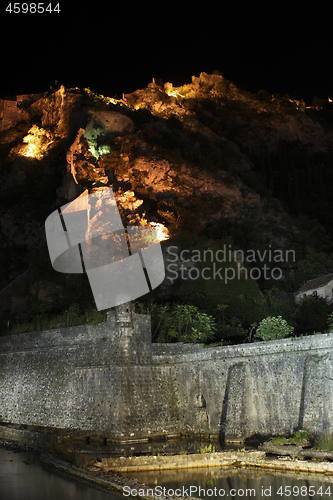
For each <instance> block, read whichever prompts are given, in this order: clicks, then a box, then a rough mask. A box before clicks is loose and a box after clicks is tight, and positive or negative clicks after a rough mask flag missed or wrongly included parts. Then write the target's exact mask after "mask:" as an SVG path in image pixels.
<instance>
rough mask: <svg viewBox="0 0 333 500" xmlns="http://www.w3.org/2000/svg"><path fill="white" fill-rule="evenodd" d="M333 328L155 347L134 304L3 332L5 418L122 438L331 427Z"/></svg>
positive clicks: (230, 435) (0, 411)
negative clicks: (82, 320) (267, 338)
mask: <svg viewBox="0 0 333 500" xmlns="http://www.w3.org/2000/svg"><path fill="white" fill-rule="evenodd" d="M332 350H333V334H327V335H326V334H325V335H315V336H311V337H304V338H300V339H283V340H279V341H274V342H273V341H272V342H258V343H253V344H242V345H236V346H228V347H212V348H204V347H202V346H201V345H197V344H196V345H190V344H151V332H150V318H149V317H148V316H143V315H138V314H135V313H134V310H133V306H132V305H131V304H127V305H123V306H120V307H118V308H116V310H113V311H111V312H110V313H108V321H107V323H102V324H100V325H97V326H95V327H92V326H80V327H73V328H66V329H59V330H52V331H47V332H34V333H27V334H22V335H13V336H5V337H1V338H0V415H1V416H0V421H2V422H6V423H19V424H25V425H29V424H30V425H37V426H44V427H55V428H61V429H68V430H71V431H76V432H81V433H83V434H85V435H87V436H94V435H95V436H98V437H107V438H108V439H114V440H118V441H124V440H137V439H147V438H149V437H158V436H168V437H170V436H172V435H173V436H174V435H180V434H201V435H203V434H206V435H207V434H209V435H213V436H216V437H218V436H220V437H221V438H224V439H225V440H226V441H243V440H245V439H246V438H250V437H253V436H265V435H271V434H273V435H274V434H283V433H285V434H289V433H291V432H293V431H294V430H296V429H299V428H302V427H306V428H309V429H312V430H314V431H315V432H317V433H322V432H333V364H332V356H331V354H332Z"/></svg>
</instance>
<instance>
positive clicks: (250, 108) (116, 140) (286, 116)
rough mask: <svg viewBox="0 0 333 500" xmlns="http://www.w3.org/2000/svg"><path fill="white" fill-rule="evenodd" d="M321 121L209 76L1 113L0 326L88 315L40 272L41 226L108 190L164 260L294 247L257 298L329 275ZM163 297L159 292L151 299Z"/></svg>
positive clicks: (29, 103)
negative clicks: (150, 232)
mask: <svg viewBox="0 0 333 500" xmlns="http://www.w3.org/2000/svg"><path fill="white" fill-rule="evenodd" d="M332 110H333V104H332V103H330V102H317V105H316V106H307V105H306V104H305V103H304V102H300V101H292V100H291V99H289V97H288V96H284V97H283V98H281V97H279V96H271V95H269V94H267V92H265V91H259V92H258V94H251V93H249V92H246V91H243V90H241V89H238V88H237V87H236V86H235V85H233V84H232V83H231V82H229V81H227V80H225V79H224V78H223V76H222V75H220V74H212V75H207V74H206V73H201V74H200V76H199V77H195V76H193V77H192V83H189V84H185V85H183V86H182V87H178V88H175V87H173V85H172V84H171V83H165V84H163V83H162V82H158V81H156V82H155V81H154V79H153V81H152V82H151V83H150V84H149V85H148V87H147V88H145V89H140V90H136V91H135V92H133V93H132V94H127V95H123V98H122V99H120V100H116V99H112V98H108V97H104V96H101V95H95V94H94V93H93V92H91V91H90V90H89V89H83V90H82V89H78V88H74V89H73V88H72V89H65V88H64V87H63V86H61V87H60V88H59V89H57V90H52V91H50V92H48V93H45V94H38V95H37V94H36V95H24V96H15V97H11V98H8V99H3V100H1V101H0V117H1V125H0V131H1V132H0V145H1V150H0V162H1V163H0V178H1V186H2V189H1V197H0V231H1V248H0V256H1V261H2V266H1V271H0V290H2V292H0V312H2V315H3V317H6V318H7V316H8V317H10V318H11V321H12V317H14V316H15V317H16V316H17V315H18V314H19V315H21V316H24V315H28V314H37V313H41V312H48V311H49V310H52V311H57V312H61V311H63V310H65V309H66V308H68V306H69V305H70V304H73V303H75V304H76V305H77V304H79V305H80V304H81V303H82V304H85V303H89V304H90V303H92V302H91V299H92V297H91V296H89V286H88V285H87V286H85V285H83V284H82V283H83V282H82V280H84V278H82V277H81V276H73V275H72V276H71V277H69V276H63V275H59V273H56V272H54V271H53V270H52V268H51V269H50V267H51V266H50V263H49V258H48V252H47V248H46V241H45V232H44V222H45V219H46V217H47V216H48V215H49V214H50V213H51V212H52V211H53V210H55V209H56V208H59V207H60V206H61V205H63V204H65V203H68V202H70V201H72V200H73V199H75V198H76V197H77V196H79V195H80V194H82V193H84V192H86V193H91V192H94V191H96V190H100V189H105V188H106V187H112V188H113V191H114V193H115V195H116V199H117V203H118V207H119V209H120V211H121V214H122V217H123V222H124V224H125V225H128V224H141V225H151V224H154V223H155V224H156V223H158V224H160V226H159V227H160V228H161V231H162V232H163V237H162V238H161V239H166V238H167V235H168V239H167V240H166V241H164V243H162V245H163V247H164V251H166V248H167V246H168V245H170V244H172V245H178V247H179V248H189V247H190V246H192V247H194V246H195V245H201V246H202V245H203V246H205V245H206V246H208V247H210V248H218V247H219V245H220V246H221V244H222V242H225V241H226V242H228V244H233V246H234V247H235V248H238V249H243V250H244V251H246V250H248V249H253V250H258V249H264V248H268V246H269V248H270V249H280V250H284V249H290V248H293V249H294V250H295V251H296V253H297V259H296V261H295V262H293V263H292V265H290V263H288V265H284V273H285V274H284V278H283V280H282V281H281V282H279V283H276V282H274V283H273V282H272V280H270V281H269V280H268V281H267V280H266V282H265V283H262V286H263V288H264V289H265V288H267V287H268V288H270V287H272V286H273V285H274V286H276V285H278V286H279V287H280V286H282V287H283V288H284V289H285V290H287V291H288V293H291V292H292V291H295V289H296V288H297V287H298V286H299V285H300V284H301V283H302V282H303V281H304V279H310V278H312V277H314V276H313V275H314V274H318V273H319V274H320V273H324V274H325V273H326V272H332V268H331V267H330V266H332V262H331V260H330V255H331V251H332V235H331V225H330V212H331V203H332V202H331V200H332V195H333V193H332V186H333V182H332V180H333V179H332V168H333V156H332V134H333V129H332V123H333V116H332ZM313 218H314V220H312V219H313ZM230 242H231V243H230ZM311 249H312V250H313V252H315V251H317V254H318V255H321V254H323V255H324V256H323V255H321V257H320V259H321V260H320V259H319V260H320V263H319V264H318V263H317V264H318V265H317V264H316V265H314V263H313V261H316V259H317V260H318V258H319V257H318V258H317V257H316V258H315V257H314V256H313V255H312V254H311V255H312V257H311V258H312V260H311V265H310V264H309V265H308V266H307V265H304V263H305V262H308V260H307V259H308V258H309V255H310V253H311V251H312V250H311ZM316 262H317V261H316ZM302 266H303V267H302ZM28 275H29V278H27V276H28ZM22 276H23V277H24V278H22ZM80 280H81V281H80ZM85 288H87V290H83V289H85ZM174 290H175V289H174V288H173V287H172V286H171V287H170V281H169V283H168V286H167V284H166V283H165V284H164V286H162V287H160V290H159V292H157V296H158V293H159V294H160V299H162V298H163V299H165V298H170V297H171V298H172V296H173V295H172V294H173V293H174ZM187 296H190V293H188V294H187ZM175 297H176V298H177V294H176V295H175ZM178 298H179V296H178ZM85 301H87V302H85ZM89 301H90V302H89ZM13 315H14V316H13Z"/></svg>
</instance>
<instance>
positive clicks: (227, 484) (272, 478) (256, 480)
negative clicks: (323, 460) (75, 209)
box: [128, 467, 333, 500]
mask: <svg viewBox="0 0 333 500" xmlns="http://www.w3.org/2000/svg"><path fill="white" fill-rule="evenodd" d="M128 475H131V476H133V477H135V478H136V479H137V480H138V481H140V482H141V483H144V484H146V485H148V486H152V487H155V488H156V487H160V488H159V489H157V491H162V490H163V488H165V491H164V493H166V494H167V493H168V490H169V494H172V491H170V490H174V491H175V490H176V489H179V490H180V492H181V493H182V494H183V493H185V496H194V497H199V498H205V499H208V498H211V499H225V498H226V497H229V498H230V497H234V498H237V499H239V498H242V497H244V498H255V499H259V498H260V499H263V498H269V499H270V500H272V499H273V500H281V499H282V500H283V499H286V498H288V497H289V498H290V499H297V498H299V499H312V500H316V499H319V498H320V499H321V500H328V499H330V498H331V496H332V495H333V477H328V476H325V475H324V474H306V473H296V472H287V471H268V470H267V469H257V468H249V467H246V468H241V467H212V468H198V469H180V470H170V471H167V470H166V471H161V472H159V471H152V472H138V473H134V472H131V473H130V474H128ZM191 487H192V489H191ZM200 488H201V489H200ZM178 493H179V492H176V494H177V495H178Z"/></svg>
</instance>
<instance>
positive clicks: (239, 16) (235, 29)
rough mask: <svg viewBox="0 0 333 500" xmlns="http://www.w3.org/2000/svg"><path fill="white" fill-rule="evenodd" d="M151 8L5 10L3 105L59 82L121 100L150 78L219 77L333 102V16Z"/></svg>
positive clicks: (251, 7) (266, 5) (207, 5)
mask: <svg viewBox="0 0 333 500" xmlns="http://www.w3.org/2000/svg"><path fill="white" fill-rule="evenodd" d="M5 3H6V5H7V2H5ZM56 3H57V2H52V3H51V5H52V6H55V5H56ZM73 4H74V6H75V8H76V11H75V10H73ZM75 4H76V5H75ZM12 5H13V4H12ZM47 5H49V3H48V2H46V3H44V6H47ZM99 5H100V6H99ZM145 5H147V2H136V3H135V4H134V3H132V2H128V3H124V2H118V4H115V3H114V2H104V1H103V2H100V1H95V2H89V3H88V2H73V3H72V2H71V3H70V8H71V10H69V2H66V5H65V2H64V1H63V2H60V3H59V6H60V9H61V12H60V14H58V13H55V12H54V13H52V14H50V13H44V14H37V13H36V14H23V13H21V14H14V13H12V14H10V13H8V12H5V7H2V8H3V13H4V15H3V16H2V19H3V20H2V30H1V33H0V40H1V47H2V50H1V66H0V67H1V70H0V71H1V73H0V75H1V81H0V96H8V95H15V94H18V93H28V92H39V91H45V90H48V89H49V87H50V84H51V83H52V82H53V81H55V80H58V81H59V83H62V84H64V85H66V86H78V87H90V88H91V90H93V91H96V92H100V93H102V94H105V95H108V96H111V97H113V96H117V97H120V96H121V93H122V92H124V93H129V92H133V91H134V90H136V89H137V88H142V87H145V86H146V85H147V84H148V83H149V82H150V81H151V79H152V77H155V78H161V79H162V80H163V81H164V82H165V81H171V82H172V83H173V84H174V85H181V84H184V83H189V82H190V81H191V76H192V75H193V74H195V75H199V73H200V72H201V71H206V72H208V73H209V72H212V71H213V70H215V69H217V70H220V71H221V72H222V74H223V75H224V76H225V77H226V78H227V79H229V80H231V81H232V82H234V83H235V84H236V85H239V86H240V87H242V88H243V89H245V90H250V91H252V92H257V91H258V90H259V89H262V88H263V89H266V90H267V91H269V92H271V93H275V92H280V93H281V95H283V94H284V93H288V94H289V95H290V96H291V97H292V98H294V99H301V98H303V99H304V100H305V101H306V102H311V100H312V97H313V96H314V95H316V96H318V97H321V98H325V97H327V96H332V98H333V89H332V76H333V64H332V60H331V49H332V40H333V34H332V32H333V30H332V26H331V25H330V23H331V21H330V19H331V16H330V14H329V12H327V10H326V9H324V8H321V7H320V4H318V2H317V3H316V4H313V7H308V8H307V9H306V8H305V7H304V4H303V6H302V7H300V8H296V7H294V6H293V5H295V4H294V2H291V1H290V2H289V5H288V4H287V3H285V4H284V3H283V2H274V1H271V2H249V1H246V2H241V1H237V0H234V1H230V2H229V1H220V2H219V3H216V2H209V1H206V2H200V4H195V3H186V2H185V3H184V2H183V3H179V2H177V3H176V2H169V3H167V2H164V3H162V2H154V4H150V3H148V6H146V7H145ZM196 5H198V6H196ZM299 5H300V6H301V5H302V4H299Z"/></svg>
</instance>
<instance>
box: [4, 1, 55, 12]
mask: <svg viewBox="0 0 333 500" xmlns="http://www.w3.org/2000/svg"><path fill="white" fill-rule="evenodd" d="M6 12H9V13H10V14H28V13H29V14H43V13H44V12H49V13H50V14H52V12H57V13H58V14H59V12H60V4H59V3H57V4H56V5H55V6H54V7H52V4H51V3H49V4H46V3H43V2H40V3H25V2H24V3H20V2H15V3H10V4H8V5H7V7H6Z"/></svg>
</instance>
